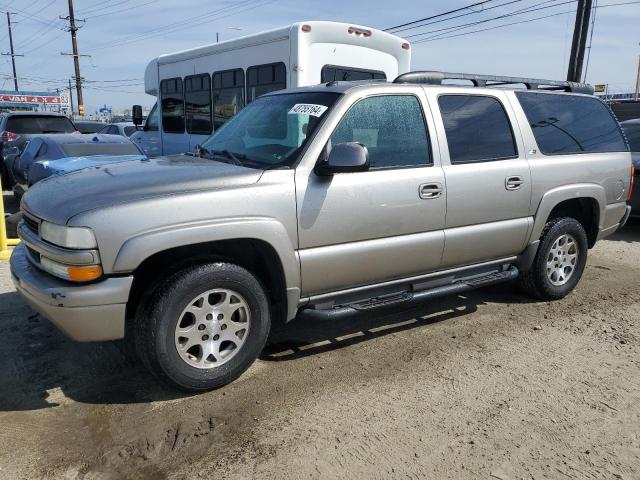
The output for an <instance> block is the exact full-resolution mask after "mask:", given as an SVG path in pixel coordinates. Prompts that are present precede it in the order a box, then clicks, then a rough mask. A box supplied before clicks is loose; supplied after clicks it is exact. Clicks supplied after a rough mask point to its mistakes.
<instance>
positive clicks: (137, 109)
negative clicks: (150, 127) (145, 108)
mask: <svg viewBox="0 0 640 480" xmlns="http://www.w3.org/2000/svg"><path fill="white" fill-rule="evenodd" d="M131 116H132V117H133V124H134V125H135V126H136V127H137V126H138V125H142V106H141V105H134V106H133V107H131Z"/></svg>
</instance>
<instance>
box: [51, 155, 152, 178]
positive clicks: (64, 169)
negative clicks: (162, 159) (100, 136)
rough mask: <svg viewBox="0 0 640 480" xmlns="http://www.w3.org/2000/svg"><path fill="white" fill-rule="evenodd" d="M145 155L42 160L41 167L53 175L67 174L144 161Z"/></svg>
mask: <svg viewBox="0 0 640 480" xmlns="http://www.w3.org/2000/svg"><path fill="white" fill-rule="evenodd" d="M146 158H147V156H146V155H94V156H85V157H67V158H61V159H59V160H43V161H41V162H38V163H41V164H42V166H44V167H47V169H48V170H49V171H51V172H53V173H58V174H60V173H68V172H73V171H75V170H80V169H83V168H90V167H98V166H100V165H104V164H107V163H109V164H113V163H116V162H128V161H131V160H145V159H146Z"/></svg>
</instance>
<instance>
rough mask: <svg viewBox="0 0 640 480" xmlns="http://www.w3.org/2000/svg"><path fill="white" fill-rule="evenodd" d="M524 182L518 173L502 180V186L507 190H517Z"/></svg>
mask: <svg viewBox="0 0 640 480" xmlns="http://www.w3.org/2000/svg"><path fill="white" fill-rule="evenodd" d="M523 184H524V179H523V178H522V177H521V176H519V175H514V176H512V177H507V178H506V179H505V181H504V188H506V189H507V190H518V189H519V188H520V187H522V185H523Z"/></svg>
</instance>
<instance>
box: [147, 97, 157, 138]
mask: <svg viewBox="0 0 640 480" xmlns="http://www.w3.org/2000/svg"><path fill="white" fill-rule="evenodd" d="M145 130H147V131H149V132H157V131H158V104H157V103H156V104H155V105H154V106H153V108H152V109H151V112H150V113H149V116H148V117H147V124H146V125H145Z"/></svg>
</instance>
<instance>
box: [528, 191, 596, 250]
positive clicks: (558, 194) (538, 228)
mask: <svg viewBox="0 0 640 480" xmlns="http://www.w3.org/2000/svg"><path fill="white" fill-rule="evenodd" d="M577 198H590V199H593V200H595V201H596V204H597V205H598V222H599V225H598V227H599V228H602V222H603V219H604V218H605V215H604V213H605V208H606V205H607V195H606V191H605V189H604V187H602V186H601V185H598V184H595V183H577V184H573V185H563V186H561V187H557V188H554V189H552V190H549V191H548V192H546V193H545V194H544V195H543V196H542V199H541V200H540V204H539V205H538V209H537V211H536V215H535V221H534V223H533V230H532V232H531V241H535V240H538V239H539V238H540V236H541V235H542V231H543V230H544V226H545V225H546V223H547V220H548V219H549V215H550V214H551V211H552V210H553V209H554V208H555V207H556V206H557V205H558V204H559V203H561V202H564V201H565V200H573V199H577Z"/></svg>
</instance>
